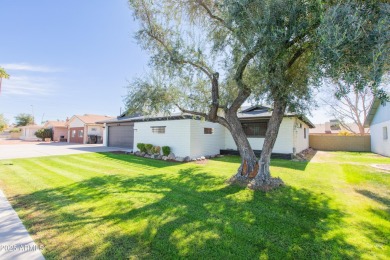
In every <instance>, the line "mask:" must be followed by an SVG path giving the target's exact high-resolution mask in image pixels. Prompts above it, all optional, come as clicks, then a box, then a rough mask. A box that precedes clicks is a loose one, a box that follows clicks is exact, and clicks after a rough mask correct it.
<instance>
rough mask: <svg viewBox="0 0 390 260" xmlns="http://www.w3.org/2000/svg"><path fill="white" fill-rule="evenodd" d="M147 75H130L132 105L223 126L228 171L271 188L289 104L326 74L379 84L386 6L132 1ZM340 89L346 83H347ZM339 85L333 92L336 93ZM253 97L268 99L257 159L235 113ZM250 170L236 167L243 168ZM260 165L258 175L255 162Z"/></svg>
mask: <svg viewBox="0 0 390 260" xmlns="http://www.w3.org/2000/svg"><path fill="white" fill-rule="evenodd" d="M130 3H131V6H132V7H133V8H134V10H135V17H136V18H138V19H139V20H140V21H141V26H142V29H141V31H140V32H139V34H138V39H139V41H140V42H141V44H142V46H143V47H144V48H145V49H147V50H149V51H150V52H151V53H152V60H151V63H150V64H151V67H152V70H153V71H154V74H153V75H151V76H150V77H149V78H148V79H146V80H144V79H138V80H137V81H135V82H133V84H131V86H132V88H131V91H130V93H129V98H128V105H129V107H133V108H134V109H138V110H139V109H145V108H147V110H154V111H162V110H165V111H168V110H170V109H172V108H173V105H175V106H176V107H178V108H179V109H180V110H181V111H183V112H187V113H190V114H194V115H199V116H203V117H205V118H206V119H207V120H210V121H213V122H219V123H221V124H222V125H224V126H225V127H226V128H227V129H229V130H230V132H231V133H232V136H233V138H234V140H235V141H236V144H237V146H238V149H239V151H240V155H241V156H242V158H243V161H242V164H241V167H240V169H239V171H238V172H237V174H236V175H235V176H234V177H233V178H232V180H239V181H242V180H246V181H251V183H250V187H252V188H272V187H273V186H275V185H279V184H280V180H277V179H273V178H271V175H270V168H269V165H270V156H271V152H272V149H273V146H274V144H275V141H276V137H277V134H278V130H279V127H280V124H281V122H282V119H283V116H284V113H285V111H286V110H289V111H291V112H298V113H299V112H303V111H305V110H307V108H308V107H309V106H310V104H311V101H312V92H311V90H312V88H311V86H313V85H319V82H320V81H321V80H322V79H323V78H332V79H334V80H336V79H337V80H343V81H345V82H348V83H349V84H353V85H354V86H356V87H357V88H361V86H362V85H363V84H365V83H367V82H370V86H371V89H372V90H373V92H374V94H375V95H377V96H380V97H384V95H383V94H384V93H383V91H381V90H380V89H378V83H379V82H380V79H381V76H382V74H383V72H384V71H385V69H386V66H387V65H386V63H387V62H388V61H387V60H388V24H389V19H387V18H388V14H389V8H388V7H389V5H388V4H387V3H385V2H383V3H381V2H378V1H305V0H240V1H238V0H225V1H212V0H208V1H206V0H204V1H203V0H194V1H190V0H182V1H179V0H177V1H173V0H172V1H164V2H163V3H162V2H161V1H142V0H138V1H136V0H134V1H130ZM344 92H345V91H344ZM344 92H340V93H337V94H339V95H342V94H344ZM250 98H253V99H258V98H264V99H266V100H267V101H268V102H269V103H271V104H273V110H272V116H271V119H270V121H269V123H268V129H267V132H266V137H265V141H264V145H263V149H262V154H261V157H260V160H259V166H258V165H257V164H256V163H255V156H254V154H253V151H252V149H251V148H250V146H249V143H248V141H247V140H246V138H245V135H244V133H243V131H242V127H241V124H240V122H239V121H238V119H237V117H236V112H237V109H238V107H239V106H240V105H241V104H242V103H243V102H245V100H248V99H250ZM248 168H249V169H250V170H249V171H243V169H248ZM256 169H258V172H257V174H256V173H254V171H255V170H256Z"/></svg>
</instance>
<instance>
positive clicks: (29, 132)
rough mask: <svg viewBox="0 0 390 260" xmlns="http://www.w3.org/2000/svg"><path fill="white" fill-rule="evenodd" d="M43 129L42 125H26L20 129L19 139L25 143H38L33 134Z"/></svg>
mask: <svg viewBox="0 0 390 260" xmlns="http://www.w3.org/2000/svg"><path fill="white" fill-rule="evenodd" d="M41 128H43V126H42V125H26V126H21V127H20V137H19V138H20V139H21V140H25V141H39V140H40V139H39V138H38V137H36V136H35V132H36V131H38V130H39V129H41Z"/></svg>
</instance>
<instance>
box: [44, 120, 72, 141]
mask: <svg viewBox="0 0 390 260" xmlns="http://www.w3.org/2000/svg"><path fill="white" fill-rule="evenodd" d="M43 128H50V129H52V131H53V141H55V142H66V141H67V138H68V127H67V126H66V122H65V121H47V122H46V123H45V124H44V125H43Z"/></svg>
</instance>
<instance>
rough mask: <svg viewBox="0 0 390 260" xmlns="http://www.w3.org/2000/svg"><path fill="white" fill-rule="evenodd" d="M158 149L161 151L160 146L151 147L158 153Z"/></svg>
mask: <svg viewBox="0 0 390 260" xmlns="http://www.w3.org/2000/svg"><path fill="white" fill-rule="evenodd" d="M160 151H161V147H160V146H155V147H153V153H154V154H160Z"/></svg>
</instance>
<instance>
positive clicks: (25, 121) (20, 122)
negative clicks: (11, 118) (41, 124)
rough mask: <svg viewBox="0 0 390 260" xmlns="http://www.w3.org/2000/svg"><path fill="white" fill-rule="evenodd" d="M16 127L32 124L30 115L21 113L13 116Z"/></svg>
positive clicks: (32, 120) (32, 119)
mask: <svg viewBox="0 0 390 260" xmlns="http://www.w3.org/2000/svg"><path fill="white" fill-rule="evenodd" d="M15 121H16V126H26V125H32V124H34V118H33V116H32V115H30V114H25V113H21V114H18V115H17V116H15Z"/></svg>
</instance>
